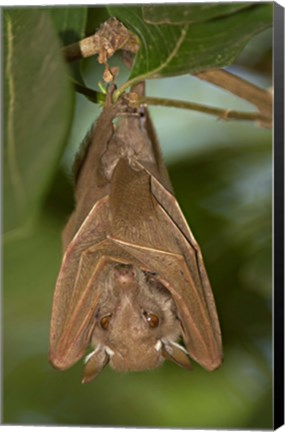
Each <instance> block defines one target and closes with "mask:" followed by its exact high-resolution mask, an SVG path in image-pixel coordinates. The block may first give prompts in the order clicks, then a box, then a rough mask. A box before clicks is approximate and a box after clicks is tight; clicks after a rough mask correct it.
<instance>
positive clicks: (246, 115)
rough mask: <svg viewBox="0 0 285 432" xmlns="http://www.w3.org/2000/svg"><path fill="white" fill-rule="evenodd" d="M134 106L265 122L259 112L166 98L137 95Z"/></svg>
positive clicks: (92, 94)
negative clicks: (169, 108) (161, 107)
mask: <svg viewBox="0 0 285 432" xmlns="http://www.w3.org/2000/svg"><path fill="white" fill-rule="evenodd" d="M74 86H75V90H76V91H77V92H78V93H81V94H83V95H85V96H86V97H87V98H88V99H90V100H91V101H93V102H95V103H98V102H99V103H100V102H102V101H104V99H105V95H104V94H103V93H99V92H97V91H95V90H92V89H90V88H88V87H84V86H82V85H80V84H78V83H74ZM129 95H130V96H131V95H134V94H133V93H129ZM130 101H131V99H130ZM133 104H134V106H139V105H141V104H146V105H153V106H167V107H174V108H180V109H188V110H192V111H198V112H202V113H204V114H209V115H214V116H216V117H218V118H219V119H221V120H246V121H258V122H260V123H262V122H263V121H264V117H263V116H262V115H261V114H260V113H257V112H242V111H233V110H224V109H222V108H216V107H211V106H207V105H200V104H197V103H194V102H185V101H181V100H176V99H164V98H155V97H147V96H144V97H137V95H135V98H134V100H133Z"/></svg>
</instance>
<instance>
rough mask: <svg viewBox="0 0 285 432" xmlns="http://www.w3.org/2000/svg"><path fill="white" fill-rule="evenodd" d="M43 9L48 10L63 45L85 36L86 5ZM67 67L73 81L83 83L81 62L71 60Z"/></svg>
mask: <svg viewBox="0 0 285 432" xmlns="http://www.w3.org/2000/svg"><path fill="white" fill-rule="evenodd" d="M45 10H47V11H48V12H49V14H50V16H51V18H52V20H53V23H54V26H55V29H56V31H57V32H58V35H59V37H60V39H61V41H62V43H63V45H69V44H72V43H74V42H78V41H80V39H82V38H84V37H85V29H86V24H87V8H86V7H50V8H46V9H45ZM69 67H70V70H71V74H72V76H73V78H74V79H75V81H77V82H79V83H80V84H82V85H84V80H83V77H82V73H81V62H72V63H71V64H70V65H69Z"/></svg>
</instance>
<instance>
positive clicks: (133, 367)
mask: <svg viewBox="0 0 285 432" xmlns="http://www.w3.org/2000/svg"><path fill="white" fill-rule="evenodd" d="M163 361H164V358H163V357H162V356H161V352H160V350H157V349H156V348H155V347H152V348H150V347H149V346H146V345H144V344H141V345H140V346H139V347H138V348H137V349H134V350H132V349H129V348H125V349H124V350H123V351H122V350H117V351H116V352H115V353H114V355H113V356H111V357H110V361H109V364H110V366H111V367H112V368H113V369H115V370H117V371H119V372H139V371H143V370H146V369H155V368H157V367H158V366H160V365H161V363H162V362H163Z"/></svg>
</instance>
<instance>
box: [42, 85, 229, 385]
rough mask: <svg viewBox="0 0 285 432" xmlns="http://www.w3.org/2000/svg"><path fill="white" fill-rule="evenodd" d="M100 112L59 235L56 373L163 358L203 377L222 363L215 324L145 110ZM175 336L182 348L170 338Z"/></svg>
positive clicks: (146, 365)
mask: <svg viewBox="0 0 285 432" xmlns="http://www.w3.org/2000/svg"><path fill="white" fill-rule="evenodd" d="M111 96H112V92H109V94H108V95H107V100H106V104H105V107H104V109H103V111H102V113H101V115H100V117H99V118H98V120H97V122H96V125H95V126H94V127H93V129H92V130H91V132H90V133H89V135H88V138H87V140H86V143H87V144H88V148H87V150H86V151H85V156H84V159H83V161H81V165H80V167H79V169H78V170H77V175H76V176H77V178H76V189H75V197H76V208H75V210H74V212H73V214H72V215H71V217H70V219H69V221H68V223H67V226H66V227H65V230H64V233H63V243H64V250H65V254H64V257H63V261H62V265H61V269H60V272H59V275H58V279H57V283H56V288H55V293H54V300H53V308H52V318H51V330H50V361H51V363H52V365H53V366H54V367H56V368H58V369H60V370H64V369H67V368H69V367H71V366H72V365H73V364H74V363H75V362H76V361H78V360H79V359H80V358H81V357H82V356H84V355H85V353H86V350H87V349H88V347H89V346H91V347H92V349H93V351H92V352H91V353H90V354H89V355H88V356H87V357H86V360H85V363H86V365H85V369H84V377H83V381H82V382H89V381H91V380H92V379H93V378H95V376H96V375H97V374H98V373H99V372H100V371H101V370H102V368H103V367H104V366H105V365H107V364H108V363H109V364H110V365H111V367H113V368H114V369H116V370H119V371H140V370H144V369H151V368H154V367H157V366H159V365H160V364H161V363H162V362H163V360H164V359H165V358H167V359H170V360H172V361H174V362H175V363H177V364H178V365H180V366H182V367H184V368H187V369H191V363H190V358H189V357H191V358H192V359H194V360H195V361H196V362H198V363H199V364H200V365H201V366H203V367H204V368H206V369H207V370H213V369H215V368H217V367H218V366H219V365H220V363H221V361H222V342H221V331H220V326H219V321H218V317H217V312H216V307H215V302H214V297H213V293H212V290H211V286H210V283H209V280H208V277H207V274H206V270H205V267H204V263H203V259H202V255H201V251H200V248H199V246H198V244H197V242H196V241H195V239H194V237H193V235H192V233H191V231H190V229H189V227H188V225H187V223H186V220H185V218H184V216H183V214H182V212H181V210H180V208H179V205H178V203H177V201H176V199H175V198H174V196H173V194H172V188H171V184H170V181H169V178H168V174H167V170H166V168H165V165H164V163H163V159H162V156H161V152H160V149H159V145H158V142H157V139H156V136H155V132H154V129H153V127H152V123H151V121H150V118H149V116H148V113H147V110H146V108H144V107H141V108H139V109H133V108H131V107H130V106H129V105H128V103H127V101H126V99H124V98H121V100H120V101H119V102H117V103H116V104H112V101H111ZM179 338H182V339H183V341H184V344H185V347H186V348H184V347H183V346H182V345H180V344H178V343H177V341H178V340H179Z"/></svg>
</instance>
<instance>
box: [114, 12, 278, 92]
mask: <svg viewBox="0 0 285 432" xmlns="http://www.w3.org/2000/svg"><path fill="white" fill-rule="evenodd" d="M194 7H195V6H188V8H189V9H190V8H194ZM172 8H173V11H175V8H176V6H172ZM108 10H109V13H110V14H111V15H113V16H115V17H116V18H118V19H119V20H120V21H122V22H123V23H124V24H125V25H126V27H128V28H129V30H131V31H133V32H134V33H136V34H137V35H138V36H139V37H140V40H141V48H140V50H139V52H138V54H137V57H136V60H135V64H134V66H133V69H132V72H131V75H130V80H132V84H133V83H134V82H138V81H140V80H143V79H150V78H158V77H166V76H175V75H182V74H188V73H195V72H198V71H201V70H206V69H213V68H222V67H225V66H227V65H229V64H231V63H232V62H233V61H234V60H235V58H236V56H237V55H238V54H239V53H240V51H241V50H242V49H243V47H244V46H245V45H246V43H247V42H248V41H249V40H250V39H251V38H252V37H253V36H254V35H255V34H257V33H258V32H260V31H261V30H263V29H265V28H267V27H269V26H270V25H272V4H257V5H254V6H252V7H248V8H246V9H242V10H240V11H237V12H236V13H233V14H231V15H228V16H223V17H219V18H216V19H213V20H211V21H207V22H202V23H198V24H194V25H192V24H191V25H189V24H183V25H180V26H177V25H169V24H161V25H157V24H155V25H152V24H148V23H146V22H145V21H144V18H143V12H142V7H140V6H134V7H129V6H128V7H113V6H111V7H109V8H108Z"/></svg>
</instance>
